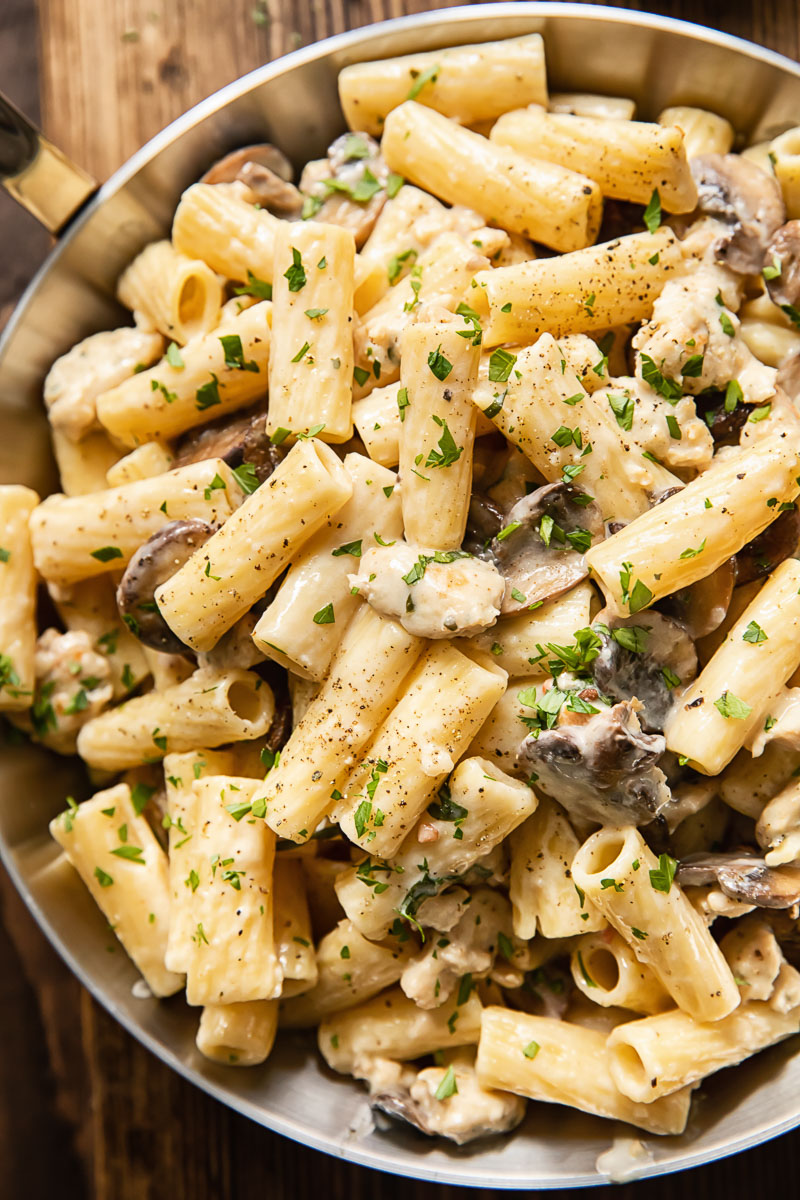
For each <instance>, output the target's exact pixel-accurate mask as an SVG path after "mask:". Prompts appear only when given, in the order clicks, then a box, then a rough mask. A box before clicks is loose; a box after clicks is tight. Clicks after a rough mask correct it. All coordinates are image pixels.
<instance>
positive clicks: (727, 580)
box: [661, 558, 737, 640]
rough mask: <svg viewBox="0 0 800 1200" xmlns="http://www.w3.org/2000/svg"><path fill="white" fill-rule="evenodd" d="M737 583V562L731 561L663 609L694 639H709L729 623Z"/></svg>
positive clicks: (675, 596) (665, 601)
mask: <svg viewBox="0 0 800 1200" xmlns="http://www.w3.org/2000/svg"><path fill="white" fill-rule="evenodd" d="M736 582H737V579H736V559H735V558H728V559H726V560H725V562H724V563H722V565H721V566H719V567H717V569H716V571H712V572H711V574H710V575H705V576H704V577H703V578H702V579H698V580H697V581H696V582H695V583H692V584H690V585H689V587H685V588H680V589H679V590H678V591H677V592H673V593H672V595H671V596H665V597H664V599H663V600H662V601H661V608H662V609H665V610H666V612H667V615H668V616H670V617H674V618H675V620H676V621H678V622H680V624H681V625H682V626H683V628H684V629H685V630H686V632H687V633H688V635H689V637H690V638H693V639H694V640H697V638H702V637H707V636H708V634H709V633H713V632H714V630H715V629H719V627H720V625H721V624H722V622H723V621H724V620H725V617H726V616H727V613H728V609H729V608H730V603H731V600H732V598H733V589H734V588H735V587H736Z"/></svg>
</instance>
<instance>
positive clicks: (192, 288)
mask: <svg viewBox="0 0 800 1200" xmlns="http://www.w3.org/2000/svg"><path fill="white" fill-rule="evenodd" d="M205 304H206V289H205V284H204V283H202V282H201V280H200V279H198V277H197V276H196V275H187V276H186V278H185V279H184V281H183V284H182V286H181V290H180V295H179V296H178V320H179V321H180V323H181V325H182V326H183V327H184V329H185V332H186V333H187V334H191V333H192V332H194V331H195V329H196V328H197V327H198V326H199V325H200V324H201V322H202V319H203V312H204V310H205Z"/></svg>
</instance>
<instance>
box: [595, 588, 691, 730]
mask: <svg viewBox="0 0 800 1200" xmlns="http://www.w3.org/2000/svg"><path fill="white" fill-rule="evenodd" d="M592 629H593V630H594V632H595V633H596V634H597V636H598V637H599V638H600V640H601V642H602V649H601V650H600V653H599V654H598V656H597V658H596V659H595V660H594V662H593V663H592V672H593V674H594V680H595V683H596V684H597V686H598V687H599V688H600V691H601V692H602V693H603V694H604V695H606V696H610V697H611V698H612V700H629V699H636V700H638V701H639V702H640V704H641V706H642V707H641V708H640V709H638V710H637V716H638V718H639V724H640V725H641V727H642V729H646V730H647V731H648V732H649V733H654V732H660V731H661V730H663V728H664V725H665V724H666V720H667V716H668V715H669V713H670V711H671V709H672V706H673V696H674V692H675V688H677V687H681V686H685V685H686V684H689V683H691V681H692V680H693V679H694V677H695V675H696V674H697V654H696V652H695V648H694V642H693V641H692V639H691V638H690V637H689V635H688V633H687V632H686V630H685V629H683V628H682V627H681V626H680V625H679V624H678V622H677V621H673V620H672V618H671V617H665V616H663V615H662V614H661V613H659V612H654V611H653V610H652V609H649V610H648V611H647V612H644V613H640V614H639V615H638V616H636V617H615V616H612V615H610V614H607V613H605V611H604V612H601V613H599V614H598V617H597V619H596V621H595V623H594V624H593V626H592Z"/></svg>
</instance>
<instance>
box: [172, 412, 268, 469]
mask: <svg viewBox="0 0 800 1200" xmlns="http://www.w3.org/2000/svg"><path fill="white" fill-rule="evenodd" d="M285 455H286V452H285V451H284V450H282V449H281V448H280V447H279V446H273V444H272V442H271V441H270V440H269V438H268V437H267V431H266V410H265V409H264V408H261V407H259V408H257V409H248V411H247V412H245V413H242V414H241V416H232V417H231V416H224V417H218V418H217V420H216V421H209V423H208V424H207V425H202V426H199V427H198V428H197V429H190V430H189V432H188V433H185V434H184V435H183V437H182V438H180V439H179V440H178V442H177V443H176V446H175V463H174V465H175V466H176V467H185V466H187V465H188V464H189V463H193V462H201V461H202V460H204V459H207V458H221V459H223V460H224V461H225V462H226V463H227V464H228V466H229V467H234V468H235V467H241V466H242V464H243V463H250V464H251V465H252V467H253V472H254V474H255V478H256V480H257V481H258V482H259V483H263V482H264V480H265V479H269V477H270V475H271V474H272V472H273V471H274V470H275V468H276V467H277V466H278V464H279V463H280V462H282V461H283V459H284V457H285Z"/></svg>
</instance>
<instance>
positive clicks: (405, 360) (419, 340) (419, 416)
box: [400, 321, 480, 550]
mask: <svg viewBox="0 0 800 1200" xmlns="http://www.w3.org/2000/svg"><path fill="white" fill-rule="evenodd" d="M458 325H460V322H457V321H456V322H448V323H447V324H444V323H442V322H434V321H418V322H417V323H416V324H415V325H411V326H409V328H408V329H406V331H405V334H404V335H403V355H402V360H401V362H402V365H401V371H400V378H401V381H402V384H403V392H402V400H403V402H404V408H403V411H402V413H401V414H400V417H401V421H402V424H401V426H400V480H401V484H402V488H401V499H402V506H403V524H404V526H405V536H406V538H407V540H408V541H409V542H411V543H412V544H413V545H417V546H432V547H434V548H435V549H437V550H457V549H458V548H459V547H460V545H461V543H462V542H463V540H464V531H465V529H466V527H467V515H468V510H469V502H470V496H471V492H472V448H473V445H474V443H475V413H476V410H475V406H474V405H473V403H472V392H473V389H474V387H475V384H476V383H477V381H478V362H479V360H480V349H479V347H478V346H476V345H474V338H464V337H461V333H462V332H463V330H461V329H459V328H458Z"/></svg>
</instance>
